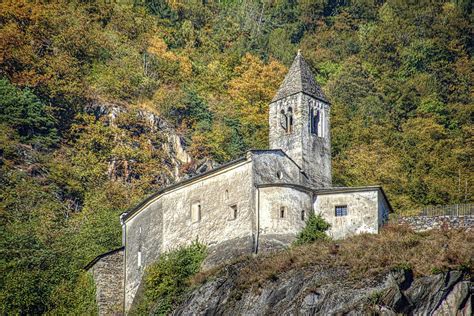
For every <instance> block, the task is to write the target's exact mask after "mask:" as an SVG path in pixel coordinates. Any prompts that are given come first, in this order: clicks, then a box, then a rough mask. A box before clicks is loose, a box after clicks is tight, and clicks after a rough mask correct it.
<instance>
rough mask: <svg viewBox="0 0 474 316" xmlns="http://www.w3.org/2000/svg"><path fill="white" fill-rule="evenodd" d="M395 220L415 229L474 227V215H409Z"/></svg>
mask: <svg viewBox="0 0 474 316" xmlns="http://www.w3.org/2000/svg"><path fill="white" fill-rule="evenodd" d="M395 222H396V223H398V224H402V225H408V226H410V227H411V228H412V229H413V230H415V231H425V230H429V229H440V228H447V229H452V228H454V229H457V228H464V229H472V228H473V227H474V215H459V216H453V215H441V216H407V217H398V218H397V219H395Z"/></svg>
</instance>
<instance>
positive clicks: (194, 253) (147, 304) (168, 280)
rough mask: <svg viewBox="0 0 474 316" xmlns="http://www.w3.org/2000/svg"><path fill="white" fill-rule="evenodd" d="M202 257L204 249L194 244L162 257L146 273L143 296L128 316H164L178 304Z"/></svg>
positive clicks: (197, 269) (200, 245)
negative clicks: (130, 315) (131, 315)
mask: <svg viewBox="0 0 474 316" xmlns="http://www.w3.org/2000/svg"><path fill="white" fill-rule="evenodd" d="M206 254H207V252H206V246H204V245H203V244H200V243H199V242H198V241H195V242H193V243H192V244H191V245H189V246H186V247H180V248H178V249H176V250H173V251H170V252H168V253H166V254H164V255H162V256H161V257H160V258H159V259H158V260H157V261H156V262H155V263H153V264H152V265H150V266H149V267H148V268H147V269H146V272H145V275H144V279H143V280H144V288H143V292H142V293H141V294H140V295H139V296H140V300H139V301H138V303H137V304H136V306H134V307H132V311H131V313H132V314H136V315H143V314H148V313H152V314H153V315H155V314H158V315H167V314H168V313H169V311H170V310H171V308H172V307H173V306H175V305H176V304H178V303H180V298H181V297H182V295H183V294H184V293H185V292H186V290H188V288H189V279H190V278H191V277H192V276H193V275H194V274H196V273H197V272H198V271H199V269H200V268H201V263H202V262H203V261H204V259H205V258H206Z"/></svg>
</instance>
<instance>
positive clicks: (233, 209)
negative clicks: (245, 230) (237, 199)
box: [229, 204, 238, 220]
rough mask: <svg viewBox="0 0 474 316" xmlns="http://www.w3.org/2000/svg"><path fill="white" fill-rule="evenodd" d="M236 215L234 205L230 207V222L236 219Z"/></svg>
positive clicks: (236, 211) (235, 206)
mask: <svg viewBox="0 0 474 316" xmlns="http://www.w3.org/2000/svg"><path fill="white" fill-rule="evenodd" d="M237 215H238V210H237V205H236V204H234V205H231V206H230V217H229V218H230V219H231V220H234V219H237Z"/></svg>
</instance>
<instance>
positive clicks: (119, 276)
mask: <svg viewBox="0 0 474 316" xmlns="http://www.w3.org/2000/svg"><path fill="white" fill-rule="evenodd" d="M123 252H124V251H123V248H120V249H116V250H113V251H111V252H108V253H106V254H103V255H101V256H99V257H97V258H96V259H94V260H93V261H92V262H91V263H90V264H89V265H88V266H87V267H86V270H87V271H89V272H90V273H92V276H93V278H94V282H95V286H96V301H97V305H98V307H99V315H123V293H124V292H123V275H124V274H123Z"/></svg>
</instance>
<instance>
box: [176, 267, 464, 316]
mask: <svg viewBox="0 0 474 316" xmlns="http://www.w3.org/2000/svg"><path fill="white" fill-rule="evenodd" d="M240 271H241V269H240V267H239V265H233V266H229V267H227V268H226V270H225V271H224V272H223V273H222V274H221V275H220V276H219V277H217V278H215V279H212V280H209V281H207V282H206V283H204V284H203V285H201V286H200V287H199V288H197V289H195V290H194V291H193V292H192V293H191V294H190V295H189V296H188V297H187V299H186V300H185V302H184V303H183V304H181V306H179V307H178V308H177V309H176V310H175V311H174V312H173V314H174V315H336V314H337V315H343V314H344V315H346V314H347V315H366V314H375V315H397V314H408V315H472V282H471V281H472V280H469V278H468V276H467V275H466V274H465V273H463V272H460V271H451V272H447V273H442V274H436V275H432V276H426V277H420V278H415V279H414V278H413V276H412V275H411V273H410V272H407V271H397V272H390V273H388V274H385V275H381V276H378V277H373V278H368V279H363V280H353V279H351V277H350V274H349V273H348V271H347V270H345V269H342V268H341V269H318V268H316V267H309V268H306V269H305V270H294V271H290V272H288V273H286V274H284V275H278V276H275V277H274V278H272V279H271V280H267V281H265V282H264V283H263V284H261V285H260V286H254V287H253V288H247V289H242V288H239V286H238V285H237V284H236V282H235V280H236V279H237V277H238V275H239V274H240Z"/></svg>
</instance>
